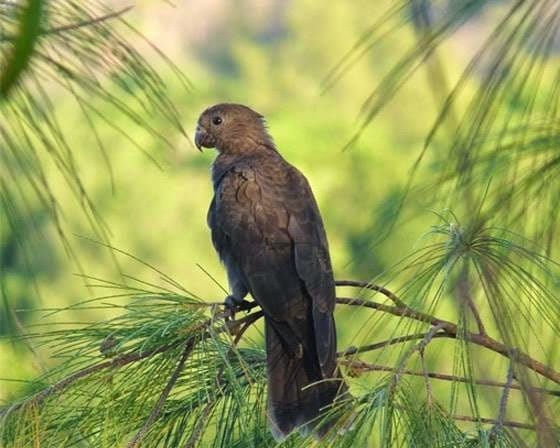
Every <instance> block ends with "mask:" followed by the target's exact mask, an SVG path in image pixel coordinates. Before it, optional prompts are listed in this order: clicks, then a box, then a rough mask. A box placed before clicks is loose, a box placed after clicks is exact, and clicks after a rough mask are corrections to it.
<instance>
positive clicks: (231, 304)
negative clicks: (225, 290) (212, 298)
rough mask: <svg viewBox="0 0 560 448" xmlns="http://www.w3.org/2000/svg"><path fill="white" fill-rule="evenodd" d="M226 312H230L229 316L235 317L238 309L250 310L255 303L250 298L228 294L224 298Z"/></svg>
mask: <svg viewBox="0 0 560 448" xmlns="http://www.w3.org/2000/svg"><path fill="white" fill-rule="evenodd" d="M224 306H225V307H226V312H229V316H228V317H229V318H231V319H235V313H236V312H238V311H246V310H250V309H251V308H252V307H253V305H252V304H251V302H249V301H248V300H243V299H238V298H237V297H235V296H227V297H226V299H225V300H224Z"/></svg>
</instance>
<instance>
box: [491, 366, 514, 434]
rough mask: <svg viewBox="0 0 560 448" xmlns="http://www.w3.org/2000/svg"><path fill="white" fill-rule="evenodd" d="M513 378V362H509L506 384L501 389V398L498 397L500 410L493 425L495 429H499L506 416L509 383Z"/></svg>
mask: <svg viewBox="0 0 560 448" xmlns="http://www.w3.org/2000/svg"><path fill="white" fill-rule="evenodd" d="M513 378H514V374H513V363H510V366H509V369H508V374H507V380H506V385H505V387H504V390H503V391H502V398H501V399H500V412H499V414H498V421H497V422H496V426H495V427H494V429H495V430H497V431H499V430H501V429H502V427H503V426H504V420H505V418H506V412H507V403H508V399H509V391H510V389H511V384H512V383H513Z"/></svg>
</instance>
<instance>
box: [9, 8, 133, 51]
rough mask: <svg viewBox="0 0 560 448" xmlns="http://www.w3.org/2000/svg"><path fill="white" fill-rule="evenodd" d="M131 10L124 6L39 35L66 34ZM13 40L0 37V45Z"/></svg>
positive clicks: (12, 38) (43, 31) (44, 31)
mask: <svg viewBox="0 0 560 448" xmlns="http://www.w3.org/2000/svg"><path fill="white" fill-rule="evenodd" d="M133 8H134V6H133V5H130V6H126V7H124V8H121V9H119V10H117V11H113V12H110V13H108V14H105V15H103V16H99V17H92V18H91V19H87V20H82V21H80V22H76V23H69V24H68V25H61V26H58V27H54V28H48V29H44V30H41V31H39V35H40V36H48V35H50V34H60V33H64V32H67V31H72V30H77V29H79V28H84V27H87V26H91V25H95V24H97V23H102V22H106V21H107V20H111V19H115V18H117V17H120V16H122V15H124V14H126V13H127V12H129V11H130V10H132V9H133ZM14 39H15V37H14V36H2V37H0V43H2V42H12V41H13V40H14Z"/></svg>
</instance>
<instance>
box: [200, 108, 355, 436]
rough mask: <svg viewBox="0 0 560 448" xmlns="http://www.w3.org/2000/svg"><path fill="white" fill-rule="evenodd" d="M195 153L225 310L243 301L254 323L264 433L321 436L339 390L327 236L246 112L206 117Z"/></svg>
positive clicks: (303, 186) (300, 180)
mask: <svg viewBox="0 0 560 448" xmlns="http://www.w3.org/2000/svg"><path fill="white" fill-rule="evenodd" d="M195 143H196V146H197V147H198V149H201V148H202V147H204V148H216V149H217V151H218V156H217V157H216V160H215V161H214V164H213V166H212V181H213V184H214V198H213V199H212V203H211V204H210V209H209V211H208V225H209V226H210V229H211V233H212V242H213V243H214V247H215V248H216V251H217V252H218V254H219V256H220V259H221V260H222V262H223V263H224V265H225V267H226V269H227V273H228V279H229V284H230V290H231V295H229V296H228V297H227V298H226V302H225V303H226V306H227V307H229V308H230V309H232V310H233V311H235V310H236V309H242V308H243V305H244V304H246V303H247V302H245V301H244V298H245V296H246V295H247V294H248V293H250V294H251V296H252V297H253V299H254V300H255V301H256V302H257V304H258V305H259V306H260V307H261V308H262V310H263V313H264V318H265V319H264V320H265V338H266V352H267V373H268V416H269V421H270V424H271V429H272V433H273V435H274V436H275V438H276V439H283V438H284V437H286V436H287V435H288V434H290V433H291V432H292V431H293V430H294V429H299V430H300V431H302V432H303V433H309V432H313V433H314V434H316V435H318V436H322V435H323V434H324V433H325V432H326V431H327V430H328V428H329V427H330V426H331V425H332V423H333V421H332V419H330V421H329V422H321V420H325V419H323V418H322V415H323V414H322V413H323V412H324V411H325V407H328V406H329V405H330V404H331V403H332V402H333V400H334V399H335V398H336V397H337V395H338V394H340V393H341V392H342V391H343V390H346V386H345V384H344V382H343V380H342V378H341V377H340V375H339V373H338V370H337V368H336V329H335V322H334V317H333V311H334V306H335V283H334V277H333V271H332V267H331V260H330V256H329V248H328V243H327V236H326V234H325V228H324V226H323V221H322V219H321V215H320V213H319V208H318V207H317V203H316V202H315V198H314V197H313V193H312V191H311V188H310V186H309V183H308V182H307V179H306V178H305V177H304V176H303V174H301V173H300V172H299V171H298V170H297V169H296V168H294V167H293V166H292V165H290V164H289V163H288V162H286V161H285V160H284V158H283V157H282V156H281V155H280V153H279V152H278V150H277V149H276V146H275V144H274V142H273V140H272V138H271V136H270V134H269V133H268V131H267V127H266V123H265V121H264V119H263V117H262V115H260V114H258V113H257V112H255V111H253V110H252V109H250V108H248V107H246V106H242V105H239V104H218V105H215V106H212V107H210V108H208V109H206V110H205V111H204V112H203V113H202V115H201V116H200V118H199V120H198V126H197V128H196V136H195ZM313 383H318V384H313Z"/></svg>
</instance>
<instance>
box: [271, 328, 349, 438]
mask: <svg viewBox="0 0 560 448" xmlns="http://www.w3.org/2000/svg"><path fill="white" fill-rule="evenodd" d="M265 333H266V348H267V366H268V413H269V420H270V423H271V429H272V433H273V435H274V437H275V439H277V440H282V439H284V438H285V437H286V436H287V435H289V434H290V433H291V432H292V431H294V430H295V429H299V430H300V432H302V433H306V434H307V433H314V434H315V435H316V436H318V437H321V436H322V435H324V433H326V432H327V431H328V429H329V428H330V427H331V426H332V424H334V423H335V422H334V421H330V422H322V421H321V420H322V415H324V412H325V408H327V407H328V406H329V405H330V404H331V403H332V402H333V401H334V399H335V398H336V397H337V395H338V394H339V393H341V392H342V391H344V390H346V385H345V384H344V382H343V380H342V378H340V377H339V376H336V375H337V374H336V373H335V365H336V364H335V362H334V360H333V362H332V367H331V368H329V369H328V370H330V372H329V373H330V374H328V375H324V373H323V372H324V370H325V367H324V366H323V369H321V366H320V364H319V361H318V357H317V353H316V350H314V349H313V348H314V346H315V344H314V341H313V340H308V341H304V344H303V350H299V351H298V350H294V349H293V347H291V346H290V345H289V344H287V343H286V342H285V338H283V337H281V336H280V335H279V334H278V329H277V328H275V326H274V324H273V323H272V322H271V321H270V320H269V319H266V320H265ZM305 342H307V343H305ZM322 370H323V372H322ZM332 377H334V378H332ZM317 382H318V384H313V383H317Z"/></svg>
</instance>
